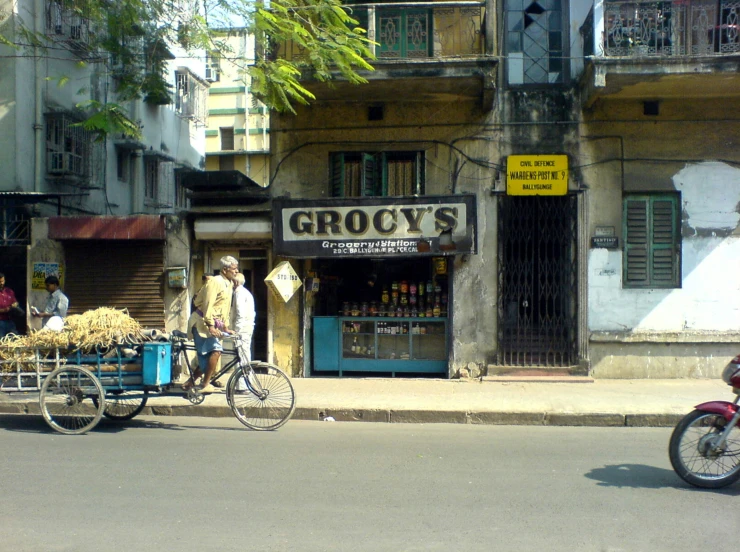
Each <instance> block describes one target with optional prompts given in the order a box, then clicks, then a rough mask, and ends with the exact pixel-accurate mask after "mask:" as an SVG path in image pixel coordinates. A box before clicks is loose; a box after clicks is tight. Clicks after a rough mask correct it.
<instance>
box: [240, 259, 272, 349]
mask: <svg viewBox="0 0 740 552" xmlns="http://www.w3.org/2000/svg"><path fill="white" fill-rule="evenodd" d="M267 268H268V263H267V250H266V249H240V250H239V270H241V272H242V274H244V283H245V285H246V287H247V289H249V291H251V292H252V296H253V297H254V308H255V310H256V311H257V314H256V319H255V326H254V335H253V336H252V358H253V359H256V360H267V285H265V278H266V277H267V274H268V273H269V271H268V270H267Z"/></svg>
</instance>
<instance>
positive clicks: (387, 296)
mask: <svg viewBox="0 0 740 552" xmlns="http://www.w3.org/2000/svg"><path fill="white" fill-rule="evenodd" d="M390 300H391V296H390V294H389V293H388V286H383V291H382V292H381V294H380V301H381V303H383V304H386V305H387V304H388V303H389V302H390Z"/></svg>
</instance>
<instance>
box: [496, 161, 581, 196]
mask: <svg viewBox="0 0 740 552" xmlns="http://www.w3.org/2000/svg"><path fill="white" fill-rule="evenodd" d="M506 193H507V194H508V195H565V194H567V193H568V156H567V155H509V157H507V158H506Z"/></svg>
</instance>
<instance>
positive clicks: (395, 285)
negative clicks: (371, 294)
mask: <svg viewBox="0 0 740 552" xmlns="http://www.w3.org/2000/svg"><path fill="white" fill-rule="evenodd" d="M391 291H398V282H393V283H392V284H391Z"/></svg>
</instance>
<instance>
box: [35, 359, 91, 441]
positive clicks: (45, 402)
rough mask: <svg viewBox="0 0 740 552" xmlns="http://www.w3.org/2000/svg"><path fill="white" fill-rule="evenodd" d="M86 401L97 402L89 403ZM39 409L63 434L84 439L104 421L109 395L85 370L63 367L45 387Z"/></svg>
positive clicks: (47, 378)
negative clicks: (84, 434)
mask: <svg viewBox="0 0 740 552" xmlns="http://www.w3.org/2000/svg"><path fill="white" fill-rule="evenodd" d="M86 398H89V399H95V401H91V402H90V403H85V402H84V400H85V399H86ZM39 405H40V406H41V414H42V415H43V416H44V420H46V423H48V424H49V425H50V426H51V427H52V428H53V429H55V430H56V431H58V432H59V433H65V434H67V435H81V434H83V433H86V432H88V431H90V430H91V429H92V428H94V427H95V426H96V425H98V422H99V421H100V418H101V417H102V416H103V411H104V410H105V392H104V391H103V386H102V385H100V381H98V378H96V377H95V376H94V375H93V374H92V373H91V372H90V371H89V370H87V369H85V368H82V367H81V366H62V367H60V368H57V369H56V370H54V371H53V372H52V373H51V374H49V375H48V376H47V377H46V378H45V379H44V383H43V384H42V385H41V395H40V396H39Z"/></svg>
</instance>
